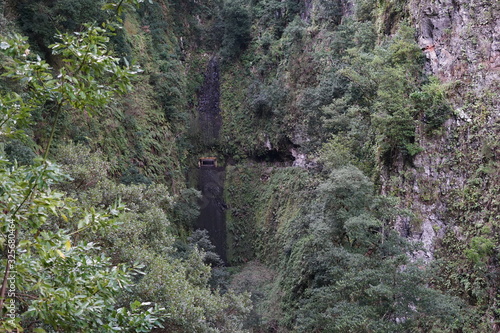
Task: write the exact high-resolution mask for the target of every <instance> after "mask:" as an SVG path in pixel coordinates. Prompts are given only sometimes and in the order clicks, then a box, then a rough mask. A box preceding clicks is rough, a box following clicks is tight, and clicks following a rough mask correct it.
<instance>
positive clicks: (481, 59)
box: [410, 0, 500, 86]
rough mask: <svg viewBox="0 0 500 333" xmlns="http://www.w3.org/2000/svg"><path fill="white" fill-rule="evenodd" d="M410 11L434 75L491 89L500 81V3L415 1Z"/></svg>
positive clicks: (490, 0) (471, 0)
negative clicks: (499, 17)
mask: <svg viewBox="0 0 500 333" xmlns="http://www.w3.org/2000/svg"><path fill="white" fill-rule="evenodd" d="M410 11H411V14H412V16H413V19H414V21H415V25H416V28H417V31H418V43H419V45H420V46H421V47H422V49H423V50H424V52H425V53H426V56H427V58H428V59H429V65H430V70H431V72H432V73H433V74H435V75H437V76H438V77H439V78H440V79H441V80H443V81H452V80H462V81H464V82H474V83H479V84H481V85H487V86H490V85H492V84H494V83H495V81H498V80H499V71H500V20H499V19H498V15H499V13H500V2H499V1H495V0H437V1H431V0H414V1H412V2H411V4H410Z"/></svg>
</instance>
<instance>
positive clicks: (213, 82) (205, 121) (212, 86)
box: [198, 57, 222, 145]
mask: <svg viewBox="0 0 500 333" xmlns="http://www.w3.org/2000/svg"><path fill="white" fill-rule="evenodd" d="M219 76H220V75H219V61H218V59H217V58H216V57H213V58H212V59H210V61H209V63H208V66H207V69H206V71H205V80H204V82H203V85H202V86H201V88H200V92H199V95H198V112H199V113H198V114H199V126H200V133H201V136H202V138H203V140H204V142H205V143H207V144H209V145H210V144H213V143H215V141H217V139H218V138H219V132H220V129H221V126H222V117H221V115H220V78H219Z"/></svg>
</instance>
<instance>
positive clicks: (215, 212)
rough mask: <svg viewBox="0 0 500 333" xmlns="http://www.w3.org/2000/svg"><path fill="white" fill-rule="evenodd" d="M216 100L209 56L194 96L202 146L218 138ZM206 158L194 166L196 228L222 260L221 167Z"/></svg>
mask: <svg viewBox="0 0 500 333" xmlns="http://www.w3.org/2000/svg"><path fill="white" fill-rule="evenodd" d="M219 103H220V81H219V62H218V59H217V58H216V57H213V58H211V59H210V61H209V63H208V66H207V69H206V72H205V80H204V82H203V85H202V86H201V88H200V93H199V95H198V115H199V133H200V136H201V138H202V140H203V144H204V145H205V146H206V147H210V146H213V145H214V144H215V143H217V141H218V139H219V131H220V128H221V126H222V118H221V115H220V106H219ZM203 157H207V156H199V158H200V159H202V158H203ZM208 157H210V160H211V161H213V164H208V165H204V164H202V163H201V162H200V167H199V169H198V189H199V190H200V191H201V193H202V199H201V203H200V216H199V217H198V220H197V222H196V228H197V229H205V230H207V231H208V234H209V236H210V240H211V242H212V244H213V245H214V246H215V249H216V252H217V254H218V255H219V256H220V257H221V259H222V260H223V261H224V262H225V263H226V262H227V256H226V218H225V209H226V205H225V203H224V199H223V194H224V167H218V166H217V159H216V157H212V156H208Z"/></svg>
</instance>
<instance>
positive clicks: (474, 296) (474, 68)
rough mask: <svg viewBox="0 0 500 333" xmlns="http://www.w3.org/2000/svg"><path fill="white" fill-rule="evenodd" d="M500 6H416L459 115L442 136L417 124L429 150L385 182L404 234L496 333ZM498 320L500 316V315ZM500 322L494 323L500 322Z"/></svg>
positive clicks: (432, 65) (422, 2)
mask: <svg viewBox="0 0 500 333" xmlns="http://www.w3.org/2000/svg"><path fill="white" fill-rule="evenodd" d="M499 5H500V3H498V2H497V1H461V0H455V1H448V0H444V1H427V0H415V1H411V2H410V4H409V9H410V14H411V18H412V20H413V24H414V26H415V27H416V30H417V40H418V43H419V46H420V47H421V48H422V50H423V52H424V53H425V55H426V59H427V61H426V71H427V73H428V74H430V75H434V76H437V77H438V79H439V80H440V81H441V82H442V83H443V84H444V85H445V86H446V87H447V88H446V91H447V92H446V95H447V99H448V101H449V103H450V105H451V107H452V109H453V115H452V116H451V117H450V119H448V120H447V121H446V122H445V124H444V126H443V127H442V128H441V129H440V130H437V131H432V132H430V133H429V132H427V131H425V130H424V129H423V127H422V126H421V125H417V130H416V137H415V141H416V143H417V144H418V145H419V146H420V147H421V148H422V149H423V151H422V152H420V153H419V154H417V155H416V156H415V157H414V158H413V161H412V163H407V162H406V163H405V162H404V161H393V163H392V165H391V166H390V167H387V168H384V170H383V172H382V174H381V176H382V177H381V179H382V182H381V183H382V189H383V192H385V193H390V194H394V195H397V196H399V197H400V198H401V205H402V206H403V207H405V208H409V210H410V211H411V212H412V214H413V215H412V216H411V217H401V218H399V221H398V225H397V226H398V228H399V229H400V231H401V232H402V233H403V234H405V235H406V236H407V237H408V238H410V239H413V240H416V241H421V242H422V243H423V245H424V248H423V251H422V252H420V253H419V254H418V255H417V256H419V257H421V258H425V259H427V260H432V259H441V260H442V261H441V262H442V263H441V264H440V265H439V267H440V274H439V277H438V278H436V285H441V286H446V287H445V288H447V289H448V290H450V291H452V292H453V293H456V294H458V295H460V296H461V297H462V298H464V299H466V300H467V301H468V302H469V304H471V305H474V306H475V307H476V308H477V309H479V311H481V312H482V313H483V315H484V318H488V319H487V321H489V322H490V324H491V326H489V327H488V328H487V330H491V329H492V330H493V331H498V330H499V329H500V328H499V327H498V325H497V324H495V322H498V313H497V312H496V311H495V310H494V309H495V308H498V302H499V294H498V288H499V285H498V281H499V280H498V276H499V271H500V270H499V267H500V266H499V259H500V256H499V254H498V244H499V243H500V239H499V230H500V225H499V215H498V214H499V211H500V206H499V204H500V203H499V201H498V193H500V180H499V178H498V174H499V173H500V166H499V164H500V162H499V161H500V146H499V144H498V133H499V132H500V103H499V99H498V96H499V93H500V34H499V32H500V20H499V19H498V17H499V16H500V9H499ZM495 313H496V314H495ZM495 318H496V319H495Z"/></svg>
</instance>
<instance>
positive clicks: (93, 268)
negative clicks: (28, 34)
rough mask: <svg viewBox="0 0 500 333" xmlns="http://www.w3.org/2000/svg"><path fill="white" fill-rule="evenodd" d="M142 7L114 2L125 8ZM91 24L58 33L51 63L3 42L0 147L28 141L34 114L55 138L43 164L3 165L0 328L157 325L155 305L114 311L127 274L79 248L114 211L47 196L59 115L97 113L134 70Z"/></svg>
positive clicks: (86, 246) (15, 41) (125, 86)
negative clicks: (11, 87)
mask: <svg viewBox="0 0 500 333" xmlns="http://www.w3.org/2000/svg"><path fill="white" fill-rule="evenodd" d="M139 2H141V1H137V0H130V1H120V2H119V3H118V4H117V7H116V12H117V13H121V10H122V9H121V8H122V7H121V6H122V5H123V4H128V5H130V4H138V3H139ZM111 27H112V26H111V24H109V23H106V24H103V27H98V26H96V25H94V24H87V25H85V26H84V30H83V31H81V32H78V33H73V34H69V33H65V34H59V35H58V36H57V39H58V40H59V41H58V42H57V43H55V44H53V45H51V46H50V48H51V50H52V54H53V55H54V56H55V57H57V59H58V60H60V64H61V65H60V67H59V68H56V69H54V68H51V66H50V65H49V64H48V63H47V62H46V61H44V60H42V59H41V58H40V57H39V56H37V55H33V54H31V52H30V49H29V45H28V44H27V42H26V38H23V37H21V36H18V35H14V36H12V37H10V38H5V39H2V40H1V41H0V52H1V55H0V57H1V58H2V62H3V66H2V72H3V76H4V77H6V78H7V80H10V81H11V82H16V83H17V84H18V86H17V88H18V89H17V90H16V92H2V93H1V94H0V110H1V118H0V142H4V141H5V140H10V139H12V138H16V139H20V140H29V138H28V136H27V135H26V133H25V132H24V129H25V128H26V127H27V126H28V125H29V124H30V121H31V120H30V116H31V112H32V111H34V110H35V109H36V108H39V107H42V106H43V107H46V108H47V107H48V108H49V110H50V111H51V112H52V113H53V115H54V116H53V118H52V119H53V122H52V125H51V134H50V137H49V139H48V142H47V143H46V144H45V145H44V149H43V157H42V158H40V159H36V160H35V162H34V164H33V165H31V166H19V165H17V164H16V163H14V164H11V163H10V162H8V161H7V160H5V159H4V158H3V157H2V159H1V160H0V179H1V181H0V184H1V185H0V210H1V220H0V229H1V230H2V233H1V234H0V247H1V249H2V252H3V253H4V254H5V258H4V259H3V260H2V263H1V266H2V271H3V283H2V287H1V289H0V311H1V312H0V315H1V317H2V323H1V324H0V331H6V332H10V331H12V330H23V326H24V328H25V327H26V325H28V326H29V327H30V329H33V327H38V328H36V329H35V330H36V331H37V332H45V330H44V329H43V328H42V327H45V328H47V327H52V329H54V330H64V331H67V332H82V331H88V330H91V331H95V330H96V329H97V327H99V331H100V332H114V331H117V330H120V331H128V332H148V331H149V330H150V329H152V328H153V327H158V326H161V324H160V323H159V315H160V314H161V313H162V312H163V310H162V309H159V308H158V307H157V306H151V307H149V308H148V309H145V308H144V307H146V306H149V304H147V303H144V304H143V303H137V302H134V303H132V304H131V305H130V307H129V308H119V309H116V307H115V303H116V297H117V295H118V294H119V293H121V292H122V291H123V290H127V289H128V288H129V287H130V285H131V281H132V280H131V274H132V271H131V269H130V268H127V267H125V266H120V265H118V266H116V265H113V264H112V263H111V261H110V259H109V258H107V257H105V256H104V255H102V254H100V253H99V252H100V251H99V248H98V247H97V246H96V245H95V244H93V243H92V242H83V241H78V237H77V236H78V234H79V233H80V232H82V231H83V230H86V229H90V230H91V231H94V232H95V231H98V230H100V229H102V228H103V227H107V226H112V225H115V224H116V222H117V221H116V218H117V213H119V212H120V211H121V210H122V209H123V207H122V206H120V205H118V206H116V207H114V208H112V209H111V211H110V212H109V213H99V212H96V210H94V209H89V210H88V211H84V210H82V209H79V208H77V207H74V206H73V202H72V200H71V199H69V198H67V197H66V196H65V195H64V194H63V193H60V192H57V191H54V190H52V186H53V184H54V183H56V182H60V181H62V180H63V179H64V178H65V176H64V175H63V174H62V173H61V172H60V171H59V169H58V168H57V166H55V165H53V164H51V163H50V162H49V161H48V160H47V157H48V153H49V151H50V147H51V145H52V141H53V137H54V133H55V128H56V124H57V121H58V119H59V117H60V115H61V114H62V113H63V112H68V111H70V110H77V111H79V112H87V113H88V114H89V115H92V114H95V112H96V110H97V109H98V108H100V107H102V106H104V105H105V104H106V103H108V102H109V100H110V99H111V98H112V97H113V96H114V95H116V94H119V93H125V92H126V91H128V90H129V89H130V88H131V84H130V80H131V77H132V76H133V75H134V74H136V73H137V72H138V69H137V68H133V67H130V66H128V64H127V66H122V65H121V64H120V59H119V58H116V57H114V56H113V54H112V52H110V50H109V49H108V48H107V44H108V42H109V33H108V32H107V31H106V29H105V28H111Z"/></svg>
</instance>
